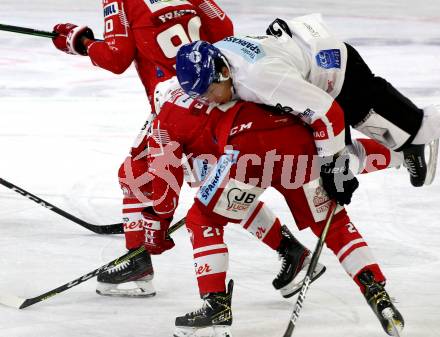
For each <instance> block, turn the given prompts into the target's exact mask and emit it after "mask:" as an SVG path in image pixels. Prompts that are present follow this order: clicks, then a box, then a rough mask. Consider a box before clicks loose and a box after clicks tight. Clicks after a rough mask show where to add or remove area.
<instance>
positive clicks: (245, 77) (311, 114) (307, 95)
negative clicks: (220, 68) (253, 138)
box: [214, 14, 347, 156]
mask: <svg viewBox="0 0 440 337" xmlns="http://www.w3.org/2000/svg"><path fill="white" fill-rule="evenodd" d="M288 25H289V27H290V29H291V32H292V33H293V37H290V36H289V35H288V34H285V35H282V36H281V37H273V36H267V35H264V36H246V37H235V36H233V37H228V38H226V39H224V40H222V41H220V42H217V43H215V44H214V45H215V46H216V47H217V48H219V49H220V51H221V52H222V53H223V54H224V55H225V56H226V58H227V60H228V62H229V65H230V67H231V74H232V80H233V85H234V90H235V94H236V96H237V97H236V98H239V99H242V100H245V101H251V102H256V103H261V104H267V105H271V106H277V107H279V108H282V109H283V110H285V111H287V112H291V113H293V114H295V115H297V116H299V117H300V118H301V119H302V120H303V121H304V122H306V123H307V124H309V125H310V126H311V127H312V129H313V131H314V138H315V143H316V147H317V150H318V154H319V155H320V156H330V155H333V154H335V153H337V152H338V151H340V150H342V149H343V148H344V146H345V131H344V129H345V126H344V115H343V111H342V109H341V108H340V107H339V105H338V104H337V102H335V101H334V98H335V97H336V96H337V95H338V94H339V92H340V91H341V88H342V84H343V82H344V74H345V68H346V64H347V50H346V47H345V44H344V43H343V42H341V41H338V40H337V39H335V38H334V37H333V36H332V35H331V34H330V33H329V31H328V29H327V28H326V26H325V24H324V23H323V21H322V18H321V16H320V15H319V14H312V15H307V16H303V17H298V18H295V19H293V20H291V21H289V22H288Z"/></svg>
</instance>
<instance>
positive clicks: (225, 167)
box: [197, 151, 238, 206]
mask: <svg viewBox="0 0 440 337" xmlns="http://www.w3.org/2000/svg"><path fill="white" fill-rule="evenodd" d="M237 157H238V151H230V153H226V154H224V155H223V156H221V157H220V158H219V160H218V161H217V164H216V165H215V166H214V167H213V169H212V171H211V173H210V175H209V176H208V178H206V181H205V182H204V183H203V185H202V186H201V187H200V189H199V191H198V192H197V198H198V199H199V200H200V202H201V203H202V204H204V205H205V206H207V205H208V204H209V202H210V201H211V199H212V197H213V196H214V194H215V192H217V190H218V189H219V187H220V186H221V184H222V182H223V180H224V178H225V176H226V175H227V174H228V173H229V170H230V169H231V166H232V164H234V163H235V161H236V160H237Z"/></svg>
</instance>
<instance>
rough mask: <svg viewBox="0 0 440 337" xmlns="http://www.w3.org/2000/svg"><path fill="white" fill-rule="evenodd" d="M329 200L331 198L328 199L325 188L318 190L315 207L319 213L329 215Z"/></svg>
mask: <svg viewBox="0 0 440 337" xmlns="http://www.w3.org/2000/svg"><path fill="white" fill-rule="evenodd" d="M329 200H330V198H329V197H328V195H327V193H326V192H325V190H324V188H323V187H321V186H319V187H318V188H316V190H315V195H314V196H313V205H314V206H315V210H316V212H317V213H326V214H327V211H328V208H329V204H328V202H329Z"/></svg>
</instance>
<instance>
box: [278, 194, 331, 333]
mask: <svg viewBox="0 0 440 337" xmlns="http://www.w3.org/2000/svg"><path fill="white" fill-rule="evenodd" d="M337 207H338V205H337V203H336V202H335V201H332V202H331V205H330V209H329V211H328V215H327V222H326V223H325V226H324V229H323V231H322V234H321V236H320V238H319V240H318V243H317V244H316V247H315V251H314V252H313V255H312V260H311V262H310V265H309V268H308V269H307V273H306V277H305V278H304V281H303V285H302V287H301V290H300V292H299V295H298V299H297V300H296V304H295V307H294V308H293V311H292V314H291V315H290V321H289V325H288V326H287V329H286V332H285V333H284V335H283V337H291V336H292V334H293V329H295V326H296V321H297V319H298V317H299V313H300V312H301V309H302V307H303V302H304V300H305V298H306V293H307V291H308V290H309V287H310V283H311V282H312V275H313V272H314V271H315V268H316V265H317V264H318V260H319V257H320V255H321V251H322V247H323V246H324V242H325V238H326V237H327V233H328V230H329V228H330V224H331V223H332V221H333V216H334V215H335V212H336V208H337Z"/></svg>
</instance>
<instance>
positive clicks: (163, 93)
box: [153, 76, 182, 115]
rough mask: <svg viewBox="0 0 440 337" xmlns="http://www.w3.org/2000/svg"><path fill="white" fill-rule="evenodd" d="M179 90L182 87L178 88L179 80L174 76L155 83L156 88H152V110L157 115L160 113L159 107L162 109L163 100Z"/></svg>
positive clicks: (166, 99)
mask: <svg viewBox="0 0 440 337" xmlns="http://www.w3.org/2000/svg"><path fill="white" fill-rule="evenodd" d="M179 90H182V88H180V85H179V81H177V77H176V76H173V77H171V78H170V79H169V80H166V81H163V82H160V83H158V84H157V85H156V88H154V95H153V101H154V110H155V112H156V114H157V115H158V114H159V113H160V109H162V106H163V105H164V104H165V102H166V101H168V100H169V99H170V98H171V97H173V94H174V93H175V92H177V91H179Z"/></svg>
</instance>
